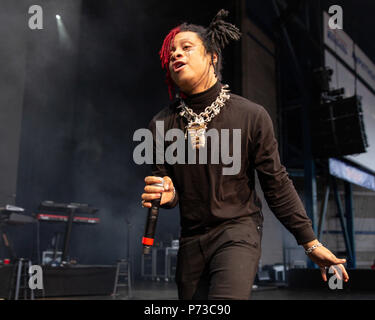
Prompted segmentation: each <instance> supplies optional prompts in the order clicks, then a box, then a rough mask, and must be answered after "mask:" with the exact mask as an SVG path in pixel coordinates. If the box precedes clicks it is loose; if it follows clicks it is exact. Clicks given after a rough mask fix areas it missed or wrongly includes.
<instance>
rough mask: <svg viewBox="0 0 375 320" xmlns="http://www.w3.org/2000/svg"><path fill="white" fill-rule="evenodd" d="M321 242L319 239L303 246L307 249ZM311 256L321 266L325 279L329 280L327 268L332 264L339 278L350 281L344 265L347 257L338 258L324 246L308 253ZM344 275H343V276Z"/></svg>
mask: <svg viewBox="0 0 375 320" xmlns="http://www.w3.org/2000/svg"><path fill="white" fill-rule="evenodd" d="M317 243H319V242H318V240H313V241H311V242H308V243H305V244H304V245H303V247H304V248H305V250H307V249H308V248H310V247H312V246H313V245H315V244H317ZM308 256H309V258H310V259H311V260H312V261H313V262H314V263H316V264H317V265H318V266H319V267H320V272H321V274H322V278H323V280H324V281H327V275H326V269H327V268H329V267H331V266H332V269H333V270H334V272H335V274H336V276H337V278H338V279H339V280H341V279H342V278H343V279H344V281H345V282H348V281H349V275H348V273H347V272H346V270H345V267H344V266H343V263H345V262H346V259H338V258H337V257H336V256H335V255H334V254H333V253H332V252H331V251H330V250H328V249H327V248H325V247H324V246H321V247H317V248H315V249H314V250H313V251H312V252H311V253H309V254H308ZM341 275H342V277H341Z"/></svg>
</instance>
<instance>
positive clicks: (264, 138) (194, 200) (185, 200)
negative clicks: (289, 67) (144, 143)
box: [149, 82, 316, 244]
mask: <svg viewBox="0 0 375 320" xmlns="http://www.w3.org/2000/svg"><path fill="white" fill-rule="evenodd" d="M220 89H221V83H220V82H217V83H216V84H215V85H214V86H213V87H211V88H210V89H208V90H206V91H204V92H201V93H198V94H195V95H191V96H188V97H187V98H185V99H184V101H185V103H186V105H187V106H188V107H190V108H191V109H193V110H194V112H195V113H197V114H199V113H200V112H202V111H203V110H204V109H205V107H207V106H209V105H210V104H211V103H212V102H213V101H214V100H215V99H216V97H217V96H218V95H219V92H220ZM178 105H179V103H178V101H177V102H175V103H172V104H171V105H169V106H168V107H166V108H164V109H162V110H161V111H160V112H159V113H158V114H156V115H155V116H154V117H153V119H152V120H151V122H150V124H149V129H150V130H152V132H153V135H154V164H153V165H152V174H153V175H155V176H160V177H163V176H169V177H170V178H171V179H172V181H173V183H174V186H175V189H176V197H175V199H174V201H173V202H172V203H170V204H167V205H164V206H162V207H164V208H173V207H175V206H176V205H177V203H179V207H180V215H181V219H180V221H181V234H182V235H189V234H191V233H193V232H195V231H197V230H198V231H199V230H202V229H204V228H205V227H210V226H214V225H218V224H220V223H221V222H224V221H226V220H228V219H236V218H240V217H243V216H249V215H252V214H255V213H258V212H259V211H261V209H262V205H261V201H260V199H259V198H258V196H257V194H256V192H255V175H254V173H255V170H256V171H257V173H258V178H259V181H260V184H261V187H262V190H263V192H264V196H265V198H266V201H267V203H268V205H269V207H270V209H271V210H272V212H273V213H274V214H275V216H276V217H277V219H278V220H279V221H280V222H281V223H282V224H283V225H284V226H285V227H286V228H287V229H288V230H289V231H290V232H291V233H292V234H293V235H294V237H295V238H296V240H297V243H298V244H303V243H306V242H309V241H311V240H314V239H316V236H315V234H314V232H313V229H312V225H311V220H310V219H309V218H308V217H307V215H306V211H305V209H304V207H303V204H302V202H301V200H300V198H299V196H298V194H297V192H296V190H295V188H294V186H293V183H292V181H291V180H290V179H289V177H288V173H287V171H286V169H285V167H284V166H283V165H282V164H281V163H280V157H279V152H278V144H277V141H276V139H275V135H274V129H273V124H272V120H271V118H270V116H269V114H268V113H267V111H266V110H265V109H264V108H263V107H262V106H260V105H258V104H256V103H253V102H251V101H249V100H247V99H245V98H243V97H241V96H238V95H235V94H233V93H230V98H229V100H227V101H226V103H225V105H224V107H222V108H221V111H220V113H219V114H218V115H216V116H215V117H214V118H213V119H212V121H211V122H209V123H208V126H207V130H209V129H210V128H216V129H217V130H219V132H220V129H230V130H229V132H230V134H229V137H230V139H229V150H232V151H233V139H232V137H233V134H232V133H233V131H232V129H241V168H240V171H239V173H238V174H235V175H223V171H222V169H223V167H230V165H225V164H223V163H222V161H221V160H220V161H219V164H212V163H210V139H207V141H206V143H207V149H208V152H207V154H208V160H209V161H208V163H207V164H200V163H198V159H199V158H198V156H197V162H196V164H188V163H187V161H186V163H185V164H181V163H180V164H179V163H177V164H173V165H170V164H168V163H166V162H165V163H164V164H155V153H156V151H155V145H156V143H155V137H156V130H155V124H156V121H164V132H167V131H168V130H169V129H172V128H179V129H181V130H184V131H185V126H186V125H187V123H186V120H185V119H184V118H183V117H181V116H180V115H179V110H178V109H177V107H178ZM170 143H172V142H169V143H168V142H165V146H164V147H165V149H166V148H167V147H168V145H170ZM197 154H198V153H197Z"/></svg>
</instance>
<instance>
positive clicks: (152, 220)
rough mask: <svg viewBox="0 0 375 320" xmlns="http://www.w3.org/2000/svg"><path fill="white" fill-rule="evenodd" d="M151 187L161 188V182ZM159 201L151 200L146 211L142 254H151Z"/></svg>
mask: <svg viewBox="0 0 375 320" xmlns="http://www.w3.org/2000/svg"><path fill="white" fill-rule="evenodd" d="M153 186H158V187H163V181H162V182H160V183H154V184H153ZM160 200H161V198H159V199H155V200H152V201H151V203H152V207H151V208H149V209H148V216H147V222H146V229H145V233H144V236H143V238H142V244H143V254H149V253H150V252H151V247H152V245H153V244H154V237H155V230H156V223H157V221H158V216H159V206H160Z"/></svg>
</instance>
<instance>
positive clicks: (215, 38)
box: [159, 9, 241, 100]
mask: <svg viewBox="0 0 375 320" xmlns="http://www.w3.org/2000/svg"><path fill="white" fill-rule="evenodd" d="M228 14H229V12H228V11H226V10H224V9H221V10H220V11H219V12H218V13H217V14H216V16H215V17H214V19H213V20H212V21H211V23H210V24H209V26H208V27H207V28H205V27H203V26H200V25H196V24H188V23H186V22H184V23H182V24H181V25H179V26H177V27H176V28H173V29H172V30H171V31H170V32H169V33H168V35H167V36H166V37H165V39H164V41H163V45H162V47H161V50H160V51H159V56H160V60H161V66H162V68H163V69H165V70H166V84H167V86H168V93H169V99H170V100H172V99H173V94H174V83H173V80H172V78H171V75H170V72H169V66H168V64H169V59H170V49H171V44H172V43H173V40H174V37H175V36H176V34H177V33H179V32H183V31H192V32H195V33H196V34H197V35H198V36H199V38H200V39H201V40H202V42H203V45H204V47H205V49H206V52H207V53H210V54H211V61H212V65H213V67H214V71H215V75H216V76H217V78H218V79H219V80H220V81H221V69H222V49H224V47H225V46H226V45H227V44H228V43H229V42H230V40H239V39H240V37H241V33H240V31H239V29H238V28H237V27H236V26H234V25H233V24H231V23H228V22H226V21H224V20H223V18H225V17H227V16H228ZM214 53H216V54H217V57H218V59H217V63H216V65H215V64H214V63H213V54H214Z"/></svg>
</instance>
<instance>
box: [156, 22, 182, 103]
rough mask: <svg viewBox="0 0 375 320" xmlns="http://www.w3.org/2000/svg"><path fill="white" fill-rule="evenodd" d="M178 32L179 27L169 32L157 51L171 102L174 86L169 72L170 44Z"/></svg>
mask: <svg viewBox="0 0 375 320" xmlns="http://www.w3.org/2000/svg"><path fill="white" fill-rule="evenodd" d="M179 32H180V27H179V26H178V27H176V28H174V29H172V30H171V31H169V33H168V34H167V36H166V37H165V39H164V41H163V45H162V47H161V49H160V51H159V56H160V61H161V67H162V68H163V69H165V70H166V73H167V75H166V79H165V82H166V83H167V86H168V93H169V99H170V100H173V94H174V84H173V80H172V78H171V73H170V72H169V59H170V55H171V44H172V43H173V40H174V37H175V36H176V34H177V33H179Z"/></svg>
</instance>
